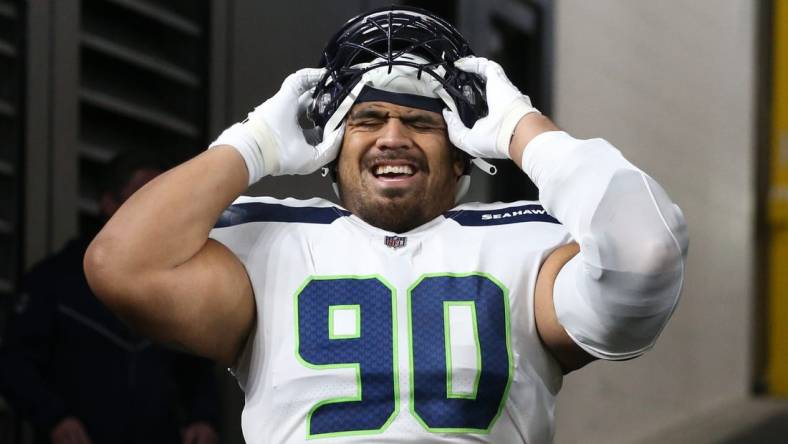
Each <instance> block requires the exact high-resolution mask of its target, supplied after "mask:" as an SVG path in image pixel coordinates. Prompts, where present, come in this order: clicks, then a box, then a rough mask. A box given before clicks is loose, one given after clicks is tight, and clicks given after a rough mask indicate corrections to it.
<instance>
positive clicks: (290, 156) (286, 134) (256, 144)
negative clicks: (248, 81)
mask: <svg viewBox="0 0 788 444" xmlns="http://www.w3.org/2000/svg"><path fill="white" fill-rule="evenodd" d="M323 73H324V70H323V69H313V68H305V69H301V70H299V71H296V72H295V73H293V74H291V75H290V76H288V77H287V78H286V79H285V81H284V82H283V83H282V86H281V88H280V89H279V91H278V92H277V93H276V94H274V95H273V96H272V97H271V98H270V99H268V100H266V101H265V102H263V104H262V105H260V106H258V107H257V108H255V109H254V111H252V112H251V113H249V116H248V117H247V119H246V120H245V121H244V122H242V123H238V124H235V125H233V126H231V127H230V128H228V129H227V130H225V132H224V133H222V135H220V136H219V138H218V139H217V140H216V141H215V142H214V143H212V144H211V146H212V147H213V146H217V145H232V146H234V147H235V148H236V149H237V150H238V151H239V152H240V153H241V155H242V156H243V158H244V161H245V162H246V166H247V168H248V170H249V184H250V185H251V184H252V183H254V182H257V181H258V180H260V178H262V177H263V176H268V175H273V176H279V175H285V174H309V173H312V172H314V171H316V170H317V169H318V168H320V167H321V166H323V165H325V164H327V163H329V162H331V161H332V160H334V158H336V156H337V153H338V152H339V147H340V144H341V142H342V135H343V133H344V125H343V126H340V127H339V128H336V129H332V130H326V131H324V133H323V138H322V142H320V143H318V144H317V145H311V144H310V143H309V142H308V141H307V140H306V138H305V137H304V130H303V128H302V127H301V125H300V124H299V121H298V120H299V115H302V114H303V113H304V110H305V108H306V105H307V103H308V102H309V99H310V98H311V94H312V90H313V89H314V87H315V85H316V84H317V82H318V81H319V80H320V78H321V77H322V75H323Z"/></svg>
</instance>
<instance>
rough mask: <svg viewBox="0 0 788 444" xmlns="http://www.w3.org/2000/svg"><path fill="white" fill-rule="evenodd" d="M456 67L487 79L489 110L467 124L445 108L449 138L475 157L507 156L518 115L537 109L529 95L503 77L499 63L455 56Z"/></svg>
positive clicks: (494, 157)
mask: <svg viewBox="0 0 788 444" xmlns="http://www.w3.org/2000/svg"><path fill="white" fill-rule="evenodd" d="M454 64H455V66H457V68H459V69H461V70H462V71H466V72H469V73H473V74H477V75H479V76H481V77H482V78H483V79H484V80H485V81H486V82H487V88H486V95H487V108H488V114H487V116H485V117H484V118H481V119H479V120H477V121H476V123H474V125H473V128H467V127H466V126H465V125H464V124H463V123H462V120H460V116H458V115H457V113H455V112H452V111H450V110H444V111H443V116H444V118H445V119H446V125H447V126H448V129H449V139H450V140H451V142H452V143H453V144H454V145H455V146H457V147H458V148H460V149H461V150H463V151H465V152H466V153H468V154H470V155H472V156H474V157H486V158H493V159H508V158H509V142H510V141H511V138H512V134H513V133H514V129H515V127H516V126H517V123H518V122H519V121H520V119H522V118H523V116H525V115H526V114H529V113H534V112H536V113H538V112H539V111H538V110H537V109H536V108H534V107H533V106H531V99H529V98H528V96H526V95H524V94H523V93H521V92H520V90H519V89H517V87H516V86H514V85H513V84H512V82H511V81H509V78H508V77H506V73H504V71H503V68H501V65H499V64H497V63H495V62H493V61H492V60H487V59H485V58H482V57H465V58H462V59H460V60H457V61H456V62H455V63H454Z"/></svg>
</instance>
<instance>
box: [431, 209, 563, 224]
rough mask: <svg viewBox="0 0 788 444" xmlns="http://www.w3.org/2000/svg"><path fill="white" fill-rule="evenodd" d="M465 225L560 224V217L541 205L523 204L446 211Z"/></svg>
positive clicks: (448, 215)
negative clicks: (551, 214) (548, 211)
mask: <svg viewBox="0 0 788 444" xmlns="http://www.w3.org/2000/svg"><path fill="white" fill-rule="evenodd" d="M445 216H446V217H447V218H451V219H454V220H455V221H456V222H457V223H458V224H460V225H462V226H464V227H484V226H488V225H507V224H518V223H522V222H547V223H551V224H560V222H558V219H556V218H554V217H553V216H550V215H549V214H547V211H545V209H544V208H543V207H542V206H541V205H522V206H517V207H507V208H498V209H489V210H452V211H448V212H446V213H445Z"/></svg>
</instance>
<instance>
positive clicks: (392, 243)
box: [384, 236, 408, 249]
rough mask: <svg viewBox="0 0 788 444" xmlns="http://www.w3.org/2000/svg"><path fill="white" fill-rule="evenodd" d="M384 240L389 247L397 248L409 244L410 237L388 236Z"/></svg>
mask: <svg viewBox="0 0 788 444" xmlns="http://www.w3.org/2000/svg"><path fill="white" fill-rule="evenodd" d="M384 242H385V244H386V246H387V247H390V248H394V249H397V248H402V247H404V246H405V245H407V243H408V238H407V237H402V236H386V239H385V241H384Z"/></svg>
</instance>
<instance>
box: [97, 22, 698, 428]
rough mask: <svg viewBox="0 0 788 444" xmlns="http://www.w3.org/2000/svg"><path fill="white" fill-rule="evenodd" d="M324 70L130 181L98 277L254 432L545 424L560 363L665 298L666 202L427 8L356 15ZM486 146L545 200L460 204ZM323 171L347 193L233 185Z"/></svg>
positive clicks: (611, 349)
mask: <svg viewBox="0 0 788 444" xmlns="http://www.w3.org/2000/svg"><path fill="white" fill-rule="evenodd" d="M321 65H322V67H321V68H320V69H304V70H301V71H298V72H296V73H295V74H293V75H291V76H290V77H288V78H287V79H286V80H285V81H284V83H283V84H282V88H281V89H280V91H279V92H278V93H277V94H275V95H274V96H273V97H271V98H270V99H268V100H267V101H265V102H264V103H263V104H262V105H260V106H259V107H257V108H256V109H255V110H254V111H252V112H251V113H250V114H249V116H248V118H247V119H245V120H244V121H243V122H241V123H237V124H235V125H233V126H232V127H230V128H228V129H227V130H225V131H224V132H223V133H222V134H221V135H220V136H219V138H218V139H217V140H216V141H215V142H214V143H213V144H212V146H211V149H209V150H207V151H206V152H205V153H203V154H201V155H199V156H197V157H196V158H194V159H192V160H190V161H188V162H186V163H184V164H182V165H180V166H178V167H176V168H175V169H173V170H171V171H169V172H167V173H165V174H163V175H161V176H160V177H159V178H157V179H156V180H154V181H153V182H151V183H150V184H149V185H147V186H146V187H145V188H143V189H142V190H140V191H139V192H138V193H137V194H135V195H134V196H133V197H132V198H131V199H129V200H128V201H127V203H126V204H125V205H124V206H123V207H122V208H121V209H120V210H119V211H118V212H117V213H116V215H115V216H114V217H113V219H112V220H111V221H110V222H109V223H108V224H107V225H106V226H105V228H104V230H103V231H102V232H101V233H100V234H99V235H98V236H97V237H96V239H95V240H94V242H93V244H92V245H91V247H90V250H89V251H88V253H87V255H86V257H85V262H86V270H87V271H86V272H87V276H88V279H89V282H90V284H91V286H92V287H93V288H94V290H95V291H96V293H97V294H99V295H101V297H102V298H103V300H104V301H105V302H106V303H107V304H108V305H109V306H110V307H112V308H113V309H114V310H116V311H117V312H118V313H119V314H120V315H121V316H123V317H124V318H125V319H127V320H129V322H131V323H133V324H134V325H136V326H138V327H139V328H140V329H141V330H142V331H144V332H146V333H147V334H149V335H151V336H153V337H154V338H157V339H159V340H161V341H167V342H170V343H174V344H177V345H179V346H181V347H183V348H185V349H188V350H191V351H192V352H194V353H197V354H201V355H203V356H208V357H211V358H214V359H216V360H218V361H220V362H223V363H225V364H227V365H228V366H230V367H231V369H232V371H233V372H234V374H235V375H236V377H237V379H238V381H239V383H240V385H241V386H242V388H243V390H244V392H245V396H246V404H245V407H244V411H243V417H242V423H243V429H244V436H245V438H246V440H247V442H250V443H303V442H307V441H309V440H315V439H316V440H318V441H320V442H327V443H330V442H392V443H393V442H396V443H404V442H413V443H427V442H456V443H461V442H489V443H498V444H500V443H525V442H527V443H544V442H550V441H551V440H552V435H553V410H554V400H555V396H556V394H557V392H558V390H559V389H560V387H561V381H562V375H563V374H565V373H568V372H570V371H572V370H575V369H578V368H580V367H582V366H583V365H585V364H587V363H588V362H590V361H592V360H594V359H597V358H600V359H607V360H623V359H630V358H634V357H636V356H639V355H640V354H642V353H643V352H645V351H646V350H648V349H649V348H650V347H652V346H653V344H654V341H655V340H656V338H657V336H658V335H659V333H660V331H661V330H662V329H663V328H664V326H665V324H666V322H667V321H668V318H669V317H670V315H671V313H672V312H673V310H674V308H675V306H676V303H677V301H678V297H679V293H680V290H681V285H682V279H683V273H684V260H685V256H686V250H687V236H686V228H685V224H684V220H683V217H682V215H681V212H680V211H679V209H678V207H677V206H675V205H674V204H673V203H672V202H671V201H670V199H669V198H668V196H667V195H666V193H665V192H664V190H663V189H662V188H661V187H660V186H659V185H658V184H657V183H656V182H655V181H654V180H653V179H652V178H651V177H649V176H648V175H646V174H645V173H643V172H642V171H641V170H639V169H638V168H637V167H635V166H633V165H632V164H631V163H629V162H628V161H626V160H625V159H624V157H622V155H621V153H620V152H619V151H618V150H617V149H616V148H614V147H613V146H611V145H610V144H609V143H608V142H606V141H605V140H603V139H592V140H579V139H575V138H573V137H571V136H570V135H569V134H567V133H566V132H563V131H561V130H560V129H559V128H557V127H556V126H555V125H554V124H553V123H552V122H551V121H550V120H549V119H548V118H547V117H545V116H543V115H542V114H541V113H540V112H539V111H538V110H536V109H535V108H534V107H533V106H532V105H531V103H530V100H529V99H528V97H527V96H525V95H523V94H522V93H521V92H520V91H518V90H517V88H515V87H514V86H513V85H512V84H511V82H510V81H509V80H508V79H507V77H506V75H505V73H504V72H503V70H502V69H501V67H500V66H499V65H498V64H496V63H495V62H492V61H489V60H485V59H483V58H478V57H474V56H473V54H472V52H471V50H470V48H469V47H468V44H467V43H466V41H465V40H464V39H463V38H462V36H461V35H460V34H459V33H458V32H457V31H456V30H455V29H454V28H453V27H452V26H451V25H449V24H448V23H447V22H445V21H444V20H442V19H440V18H438V17H435V16H433V15H431V14H430V13H428V12H426V11H422V10H418V9H411V8H403V7H392V8H387V9H382V10H376V11H372V12H370V13H367V14H364V15H362V16H359V17H356V18H354V19H352V20H350V21H349V22H348V23H347V24H346V25H345V26H344V27H343V28H342V29H341V30H340V31H339V32H338V33H337V34H336V35H335V36H334V37H333V38H332V39H331V40H330V42H329V44H328V45H327V47H326V49H325V51H324V53H323V58H322V61H321ZM304 113H306V114H307V115H308V116H309V117H310V118H311V119H312V121H313V122H314V124H315V128H311V129H304V128H302V126H301V125H300V124H299V121H302V120H303V119H301V118H300V116H302V115H303V114H304ZM315 135H317V137H315ZM482 158H508V159H512V160H513V161H514V162H515V163H516V164H517V165H518V166H519V167H521V168H522V169H523V170H524V172H525V173H526V174H528V175H529V177H530V178H531V179H532V180H533V181H534V183H535V184H536V185H537V186H538V187H539V190H540V197H541V201H540V202H527V201H521V202H514V203H494V204H483V203H469V204H462V205H456V202H457V200H458V199H459V196H461V195H462V193H463V192H464V190H465V189H467V186H468V175H469V171H470V168H471V167H472V165H478V166H480V167H482V168H487V169H489V168H490V167H489V165H488V164H487V163H486V162H484V161H483V160H481V159H482ZM323 166H326V169H327V170H328V171H327V172H328V173H329V174H330V175H331V176H332V178H333V179H334V181H335V189H336V191H337V193H338V196H339V200H340V202H341V206H340V205H335V204H332V203H331V202H328V201H325V200H321V199H311V200H294V199H285V200H276V199H272V198H266V197H261V198H251V197H239V196H240V195H241V193H243V192H244V190H245V189H246V188H247V187H248V186H249V185H250V184H252V183H254V182H256V181H257V180H259V179H260V178H261V177H263V176H267V175H283V174H307V173H312V172H314V171H316V170H318V169H319V168H320V167H323ZM228 207H229V208H228Z"/></svg>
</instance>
